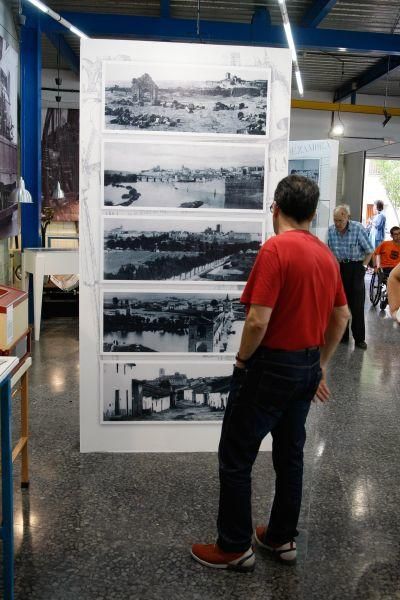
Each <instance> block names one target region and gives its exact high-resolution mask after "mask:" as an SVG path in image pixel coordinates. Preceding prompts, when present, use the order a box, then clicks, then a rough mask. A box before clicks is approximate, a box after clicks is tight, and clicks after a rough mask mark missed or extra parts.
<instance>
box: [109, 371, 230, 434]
mask: <svg viewBox="0 0 400 600" xmlns="http://www.w3.org/2000/svg"><path fill="white" fill-rule="evenodd" d="M102 368H103V373H102V375H103V383H102V390H103V394H102V407H101V411H102V414H103V423H108V422H110V423H129V422H132V421H140V422H149V421H150V422H153V421H155V422H157V421H163V422H165V421H176V422H179V421H220V420H222V418H223V416H224V412H225V408H226V404H227V401H228V394H229V386H230V381H231V374H232V364H231V363H230V362H226V361H225V362H222V361H218V362H210V361H208V362H207V361H201V362H200V363H199V362H196V363H194V362H181V363H180V364H179V366H178V365H177V364H176V363H171V362H169V363H168V362H157V363H154V362H151V363H150V362H148V363H144V362H141V363H140V362H139V363H138V362H136V361H135V362H104V363H103V365H102Z"/></svg>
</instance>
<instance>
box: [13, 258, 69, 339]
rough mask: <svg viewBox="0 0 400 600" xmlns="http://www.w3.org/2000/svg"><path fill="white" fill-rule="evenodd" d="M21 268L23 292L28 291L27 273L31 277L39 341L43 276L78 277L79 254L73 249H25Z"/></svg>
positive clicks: (35, 322)
mask: <svg viewBox="0 0 400 600" xmlns="http://www.w3.org/2000/svg"><path fill="white" fill-rule="evenodd" d="M21 266H22V288H23V290H25V291H28V289H29V273H32V275H33V304H34V327H35V340H39V339H40V319H41V315H42V298H43V278H44V276H45V275H78V274H79V252H78V250H76V249H74V248H71V249H69V248H63V249H61V248H25V249H24V251H23V253H22V265H21Z"/></svg>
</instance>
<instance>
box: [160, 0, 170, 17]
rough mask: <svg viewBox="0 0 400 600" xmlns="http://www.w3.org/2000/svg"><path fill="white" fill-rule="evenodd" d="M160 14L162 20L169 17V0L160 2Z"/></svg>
mask: <svg viewBox="0 0 400 600" xmlns="http://www.w3.org/2000/svg"><path fill="white" fill-rule="evenodd" d="M160 14H161V17H162V18H164V19H167V18H169V16H170V4H169V0H160Z"/></svg>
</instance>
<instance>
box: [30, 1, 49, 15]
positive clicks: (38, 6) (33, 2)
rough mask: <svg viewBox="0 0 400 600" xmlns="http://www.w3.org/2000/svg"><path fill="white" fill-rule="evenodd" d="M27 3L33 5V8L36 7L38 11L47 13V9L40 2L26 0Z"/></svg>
mask: <svg viewBox="0 0 400 600" xmlns="http://www.w3.org/2000/svg"><path fill="white" fill-rule="evenodd" d="M28 2H30V3H31V4H33V6H36V8H38V9H39V10H41V11H42V12H44V13H48V12H49V9H48V7H47V6H46V5H45V4H43V2H40V0H28Z"/></svg>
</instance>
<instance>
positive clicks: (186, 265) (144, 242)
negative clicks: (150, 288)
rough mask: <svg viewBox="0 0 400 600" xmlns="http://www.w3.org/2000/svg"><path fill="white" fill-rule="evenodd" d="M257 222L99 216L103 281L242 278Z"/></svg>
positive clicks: (259, 232) (256, 240) (257, 240)
mask: <svg viewBox="0 0 400 600" xmlns="http://www.w3.org/2000/svg"><path fill="white" fill-rule="evenodd" d="M262 242H263V222H262V221H242V220H240V221H239V220H229V221H228V220H222V219H218V220H217V219H215V220H214V219H196V220H194V219H179V221H177V219H172V218H163V219H159V220H156V219H150V218H146V217H136V218H135V217H129V218H125V219H123V218H121V217H106V218H105V219H104V253H103V256H104V267H103V268H104V280H118V281H151V280H152V281H160V280H165V281H171V282H172V281H173V282H189V281H190V282H192V281H200V282H201V281H208V282H209V281H219V282H224V281H226V282H237V283H243V282H245V281H247V279H248V277H249V275H250V271H251V269H252V267H253V264H254V261H255V259H256V256H257V253H258V251H259V249H260V247H261V244H262Z"/></svg>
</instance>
